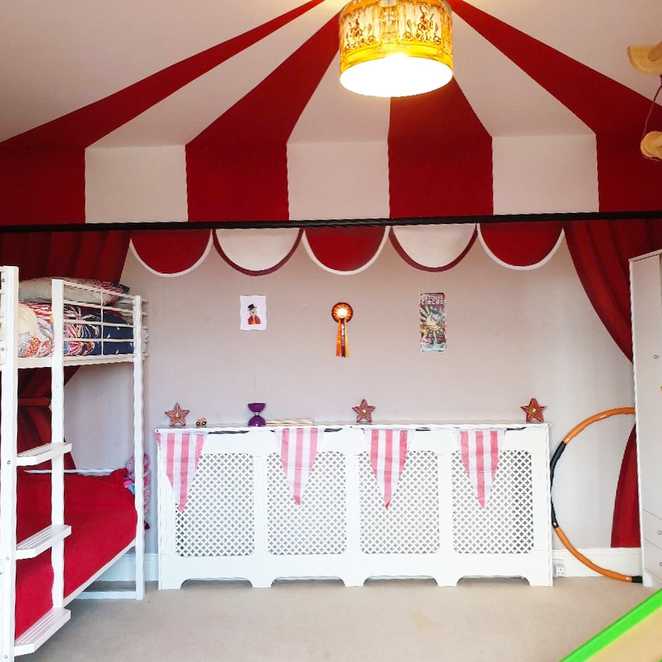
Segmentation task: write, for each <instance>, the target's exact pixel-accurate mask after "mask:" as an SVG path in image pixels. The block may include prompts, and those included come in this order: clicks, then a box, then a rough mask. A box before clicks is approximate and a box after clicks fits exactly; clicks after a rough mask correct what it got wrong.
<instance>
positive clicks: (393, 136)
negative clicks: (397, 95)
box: [388, 80, 493, 218]
mask: <svg viewBox="0 0 662 662" xmlns="http://www.w3.org/2000/svg"><path fill="white" fill-rule="evenodd" d="M388 155H389V194H390V205H391V217H392V218H401V217H407V216H444V215H466V214H491V213H492V209H493V194H492V138H491V136H490V135H489V133H488V132H487V130H486V129H485V127H484V126H483V125H482V123H481V121H480V119H479V118H478V116H477V115H476V113H475V112H474V110H473V108H472V107H471V104H470V103H469V102H468V101H467V98H466V97H465V96H464V93H463V92H462V90H461V88H460V86H459V85H458V83H457V81H455V80H453V81H451V82H450V83H449V84H448V85H446V86H445V87H443V88H441V89H440V90H437V91H435V92H431V93H429V94H423V95H420V96H416V97H408V98H403V99H393V100H392V101H391V119H390V126H389V135H388Z"/></svg>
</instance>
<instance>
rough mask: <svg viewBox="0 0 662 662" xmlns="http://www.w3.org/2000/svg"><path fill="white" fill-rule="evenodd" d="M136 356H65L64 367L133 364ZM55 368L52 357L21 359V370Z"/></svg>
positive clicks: (19, 361)
mask: <svg viewBox="0 0 662 662" xmlns="http://www.w3.org/2000/svg"><path fill="white" fill-rule="evenodd" d="M126 342H133V339H132V338H131V339H127V340H126ZM135 358H136V357H135V355H134V354H105V355H99V354H90V355H88V356H65V357H64V365H65V367H66V366H72V365H77V366H80V365H102V364H107V363H133V362H134V360H135ZM52 366H53V357H52V356H43V357H39V358H19V359H18V367H19V368H51V367H52Z"/></svg>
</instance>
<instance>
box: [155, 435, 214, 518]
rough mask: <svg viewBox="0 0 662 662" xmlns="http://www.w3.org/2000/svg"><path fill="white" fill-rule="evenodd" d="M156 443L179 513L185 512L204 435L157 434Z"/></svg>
mask: <svg viewBox="0 0 662 662" xmlns="http://www.w3.org/2000/svg"><path fill="white" fill-rule="evenodd" d="M156 442H157V443H158V444H159V446H160V448H161V452H164V453H165V464H166V474H167V476H168V480H169V481H170V485H171V486H172V491H173V494H174V496H175V503H176V504H177V508H178V509H179V512H182V513H183V512H184V510H186V502H187V501H188V492H189V489H190V488H191V484H192V483H193V479H194V478H195V472H196V470H197V468H198V464H200V456H201V455H202V447H203V445H204V443H205V435H204V434H200V433H193V434H192V433H190V432H184V431H175V430H173V431H172V432H166V433H164V434H161V433H157V435H156Z"/></svg>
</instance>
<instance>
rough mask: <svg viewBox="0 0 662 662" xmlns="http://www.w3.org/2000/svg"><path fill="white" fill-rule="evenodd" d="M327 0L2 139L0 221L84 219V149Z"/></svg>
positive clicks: (82, 220)
mask: <svg viewBox="0 0 662 662" xmlns="http://www.w3.org/2000/svg"><path fill="white" fill-rule="evenodd" d="M323 1H324V0H311V1H310V2H306V3H305V4H302V5H301V6H299V7H297V8H295V9H293V10H291V11H289V12H287V13H285V14H282V15H281V16H278V17H277V18H275V19H273V20H271V21H268V22H266V23H264V24H262V25H260V26H258V27H256V28H254V29H252V30H249V31H248V32H245V33H243V34H241V35H239V36H237V37H234V38H232V39H229V40H227V41H225V42H223V43H221V44H218V45H217V46H213V47H212V48H209V49H207V50H205V51H202V52H201V53H198V54H196V55H193V56H191V57H189V58H187V59H186V60H182V61H181V62H178V63H176V64H173V65H172V66H170V67H167V68H165V69H162V70H161V71H159V72H157V73H155V74H153V75H151V76H148V77H147V78H145V79H143V80H141V81H138V82H137V83H134V84H133V85H130V86H129V87H126V88H124V89H122V90H120V91H118V92H116V93H115V94H111V95H110V96H108V97H105V98H104V99H101V100H99V101H95V102H94V103H91V104H89V105H87V106H84V107H83V108H80V109H78V110H75V111H73V112H71V113H68V114H67V115H63V116H62V117H59V118H57V119H55V120H52V121H51V122H47V123H46V124H42V125H41V126H38V127H36V128H34V129H30V130H29V131H26V132H25V133H22V134H20V135H18V136H14V137H13V138H10V139H8V140H5V141H4V142H2V143H0V181H2V207H1V208H0V209H1V212H0V226H1V225H10V224H11V225H14V224H19V223H24V224H26V225H30V224H36V223H53V224H57V223H75V222H80V223H83V222H84V221H85V156H84V151H83V150H84V149H85V147H87V146H88V145H91V144H92V143H94V142H96V141H97V140H100V139H101V138H103V136H105V135H107V134H108V133H110V132H111V131H114V130H115V129H116V128H118V127H119V126H121V125H122V124H125V123H126V122H128V121H130V120H132V119H133V118H134V117H136V116H138V115H139V114H140V113H142V112H144V111H145V110H147V109H148V108H150V107H151V106H153V105H155V104H157V103H158V102H160V101H162V100H163V99H165V98H166V97H168V96H169V95H171V94H172V93H173V92H176V91H177V90H178V89H180V88H181V87H183V86H185V85H187V84H188V83H190V82H191V81H192V80H194V79H195V78H198V77H199V76H201V75H202V74H204V73H206V72H207V71H209V70H211V69H213V68H214V67H216V66H218V65H219V64H221V63H222V62H224V61H225V60H228V59H229V58H231V57H233V56H234V55H236V54H237V53H239V52H240V51H242V50H244V49H246V48H248V47H249V46H251V45H253V44H254V43H256V42H257V41H259V40H260V39H263V38H264V37H266V36H268V35H269V34H271V33H272V32H274V31H275V30H277V29H279V28H281V27H283V26H284V25H286V24H287V23H289V22H290V21H293V20H294V19H296V18H298V17H299V16H301V15H302V14H304V13H305V12H307V11H309V10H310V9H312V8H313V7H316V6H317V5H319V4H320V3H321V2H323Z"/></svg>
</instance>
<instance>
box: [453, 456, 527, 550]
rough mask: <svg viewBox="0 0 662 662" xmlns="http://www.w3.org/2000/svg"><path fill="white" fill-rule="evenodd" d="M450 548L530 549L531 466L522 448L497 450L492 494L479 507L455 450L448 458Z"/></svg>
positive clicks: (460, 459)
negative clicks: (451, 523)
mask: <svg viewBox="0 0 662 662" xmlns="http://www.w3.org/2000/svg"><path fill="white" fill-rule="evenodd" d="M451 466H452V482H453V488H452V489H453V496H452V501H453V548H454V549H455V551H456V552H458V553H459V554H527V553H529V552H531V551H532V550H533V544H534V529H533V470H532V461H531V454H530V453H529V452H528V451H524V450H506V451H501V452H500V453H499V466H498V468H497V473H496V476H495V480H494V484H493V485H492V494H491V496H490V500H489V502H488V503H487V506H486V507H485V508H481V507H480V505H479V503H478V500H477V499H476V496H475V490H474V488H473V487H472V485H471V482H470V481H469V477H468V476H467V474H466V471H465V470H464V465H463V464H462V458H461V456H460V452H459V451H455V452H454V453H453V456H452V460H451Z"/></svg>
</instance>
